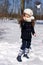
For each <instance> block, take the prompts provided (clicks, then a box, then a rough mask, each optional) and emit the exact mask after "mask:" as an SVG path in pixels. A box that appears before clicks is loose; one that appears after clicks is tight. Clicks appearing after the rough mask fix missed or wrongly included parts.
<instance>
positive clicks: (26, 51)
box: [23, 48, 29, 59]
mask: <svg viewBox="0 0 43 65" xmlns="http://www.w3.org/2000/svg"><path fill="white" fill-rule="evenodd" d="M28 53H29V49H27V48H26V49H25V53H24V55H23V57H26V58H27V59H29V57H28Z"/></svg>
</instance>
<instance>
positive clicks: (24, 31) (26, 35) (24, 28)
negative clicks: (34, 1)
mask: <svg viewBox="0 0 43 65" xmlns="http://www.w3.org/2000/svg"><path fill="white" fill-rule="evenodd" d="M31 33H32V34H33V35H34V33H35V31H34V26H32V22H27V21H24V20H22V21H21V38H22V39H24V40H31V38H32V34H31Z"/></svg>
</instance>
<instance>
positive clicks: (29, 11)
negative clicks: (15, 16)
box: [24, 8, 33, 16]
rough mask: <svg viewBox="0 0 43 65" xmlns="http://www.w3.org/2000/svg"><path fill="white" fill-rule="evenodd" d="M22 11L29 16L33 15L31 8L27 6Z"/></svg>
mask: <svg viewBox="0 0 43 65" xmlns="http://www.w3.org/2000/svg"><path fill="white" fill-rule="evenodd" d="M24 13H26V14H28V15H30V16H32V15H33V11H32V10H31V9H29V8H27V9H24Z"/></svg>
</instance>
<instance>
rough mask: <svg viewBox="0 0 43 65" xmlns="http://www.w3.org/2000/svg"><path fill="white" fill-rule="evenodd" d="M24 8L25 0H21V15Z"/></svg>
mask: <svg viewBox="0 0 43 65" xmlns="http://www.w3.org/2000/svg"><path fill="white" fill-rule="evenodd" d="M24 7H25V0H21V14H22V13H23V10H24Z"/></svg>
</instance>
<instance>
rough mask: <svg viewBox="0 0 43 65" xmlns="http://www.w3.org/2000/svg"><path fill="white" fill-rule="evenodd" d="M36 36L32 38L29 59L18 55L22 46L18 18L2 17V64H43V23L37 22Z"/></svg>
mask: <svg viewBox="0 0 43 65" xmlns="http://www.w3.org/2000/svg"><path fill="white" fill-rule="evenodd" d="M35 31H36V35H37V36H36V37H33V38H32V45H31V46H32V50H30V53H29V57H30V58H29V59H28V60H27V59H26V58H23V57H22V60H23V61H22V62H18V61H17V59H16V57H17V55H18V53H19V49H20V46H21V43H22V42H21V39H20V35H21V30H20V25H19V24H18V23H17V20H9V19H7V20H4V19H3V20H1V19H0V65H43V25H42V24H35Z"/></svg>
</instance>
